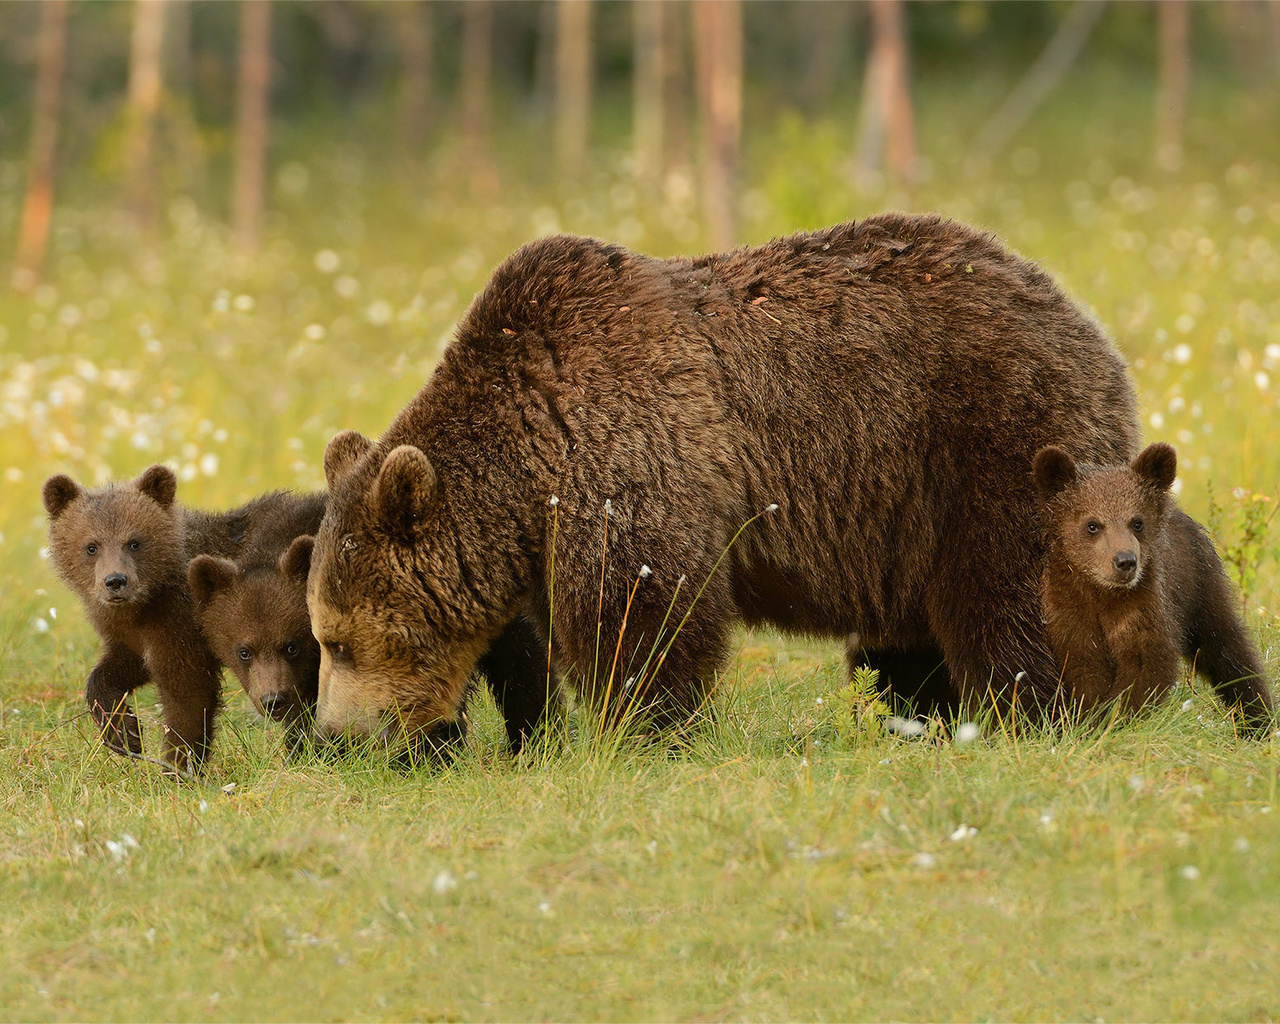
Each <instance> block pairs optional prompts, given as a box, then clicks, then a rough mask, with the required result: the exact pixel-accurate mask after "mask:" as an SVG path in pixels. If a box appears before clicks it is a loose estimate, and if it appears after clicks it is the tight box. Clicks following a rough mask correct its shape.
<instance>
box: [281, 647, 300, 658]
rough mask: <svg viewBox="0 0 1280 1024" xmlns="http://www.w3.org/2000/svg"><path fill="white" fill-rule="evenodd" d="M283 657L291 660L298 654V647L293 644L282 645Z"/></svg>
mask: <svg viewBox="0 0 1280 1024" xmlns="http://www.w3.org/2000/svg"><path fill="white" fill-rule="evenodd" d="M284 653H285V657H288V658H292V657H294V656H295V655H296V654H297V653H298V645H297V644H295V643H287V644H285V645H284Z"/></svg>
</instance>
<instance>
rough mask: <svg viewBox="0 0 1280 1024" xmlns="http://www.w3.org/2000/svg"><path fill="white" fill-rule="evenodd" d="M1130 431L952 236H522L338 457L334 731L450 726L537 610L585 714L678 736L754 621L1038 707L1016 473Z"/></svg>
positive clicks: (332, 533)
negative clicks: (649, 244)
mask: <svg viewBox="0 0 1280 1024" xmlns="http://www.w3.org/2000/svg"><path fill="white" fill-rule="evenodd" d="M1137 440H1138V428H1137V423H1136V414H1135V401H1134V395H1133V390H1132V387H1131V384H1130V382H1129V379H1128V376H1127V373H1126V369H1125V366H1124V363H1123V361H1122V360H1121V358H1120V356H1119V354H1118V353H1117V351H1116V350H1115V347H1114V346H1113V345H1112V343H1111V342H1110V341H1109V340H1108V339H1107V338H1106V337H1105V336H1104V335H1103V333H1102V332H1101V331H1100V330H1099V328H1098V327H1097V325H1096V324H1095V323H1094V322H1093V321H1092V320H1090V319H1089V318H1088V317H1087V316H1086V315H1085V314H1084V313H1082V312H1081V311H1080V310H1079V309H1078V308H1077V307H1076V306H1075V305H1074V304H1073V303H1072V302H1071V301H1070V300H1069V299H1068V298H1067V297H1066V296H1065V295H1064V294H1063V293H1062V291H1061V290H1060V289H1059V288H1058V287H1057V286H1056V285H1055V284H1054V282H1053V281H1052V280H1051V279H1050V278H1049V276H1048V275H1046V274H1045V273H1043V272H1042V271H1040V270H1039V269H1037V268H1036V267H1035V266H1033V265H1032V264H1030V263H1028V262H1026V261H1024V260H1022V259H1021V258H1019V257H1018V256H1016V255H1014V254H1013V253H1011V252H1009V251H1008V250H1007V249H1005V248H1003V247H1002V246H1001V245H1000V244H999V243H998V242H997V241H996V240H995V239H994V238H992V237H991V236H990V235H987V234H984V233H982V232H979V231H976V230H974V229H972V228H969V227H966V226H964V225H961V224H957V223H955V222H951V221H947V220H945V219H942V218H940V217H936V216H911V215H905V214H886V215H882V216H878V217H873V218H870V219H868V220H865V221H862V222H859V223H856V224H855V223H848V224H841V225H837V226H835V227H832V228H827V229H825V230H822V231H815V232H811V233H803V234H797V235H793V236H791V237H788V238H780V239H775V240H774V241H772V242H769V243H768V244H766V245H762V246H759V247H756V248H745V249H739V250H736V251H734V252H730V253H727V254H724V255H713V256H705V257H701V258H698V259H684V258H676V259H669V260H660V259H653V258H650V257H647V256H642V255H638V254H635V253H632V252H628V251H627V250H625V249H622V248H620V247H618V246H615V245H607V244H604V243H601V242H598V241H595V240H592V239H588V238H576V237H570V236H561V237H555V238H547V239H543V240H540V241H537V242H534V243H531V244H529V245H527V246H525V247H524V248H522V249H520V250H519V251H518V252H516V253H515V254H514V255H513V256H511V257H510V258H509V259H508V260H507V261H506V262H505V263H503V264H502V265H501V266H500V267H499V268H498V269H497V270H496V271H495V272H494V274H493V277H492V279H491V280H490V282H489V284H488V285H487V286H486V288H485V289H484V291H483V292H482V293H481V294H480V295H479V296H478V297H477V299H476V300H475V301H474V302H473V304H472V306H471V309H470V310H469V311H468V313H467V315H466V317H465V318H464V319H463V321H462V323H461V324H460V325H459V327H458V330H457V334H456V337H455V339H454V341H453V342H452V343H451V344H450V345H449V346H448V348H447V349H446V351H445V353H444V356H443V358H442V360H441V363H440V365H439V366H438V367H437V369H436V371H435V373H434V374H433V376H432V377H431V379H430V380H429V381H428V382H427V384H426V386H425V387H424V388H423V389H422V391H420V392H419V394H418V395H417V396H416V397H415V398H414V399H413V400H412V401H411V402H410V403H409V405H408V406H407V407H406V408H405V410H404V411H403V412H402V413H401V414H400V416H398V417H397V418H396V420H395V421H394V422H393V423H392V424H391V425H390V426H389V427H388V428H387V430H386V432H385V433H384V434H383V435H382V437H381V439H380V440H379V441H378V442H377V443H371V442H369V441H367V440H366V439H364V438H362V437H360V435H358V434H355V433H353V432H347V433H343V434H339V435H338V436H337V437H335V438H334V439H333V440H332V441H331V442H330V445H329V448H328V450H327V451H326V453H325V470H326V475H327V478H328V482H329V487H330V496H331V497H330V507H329V512H328V515H327V516H326V518H325V521H324V524H323V525H322V526H321V529H320V531H319V534H318V535H317V538H316V543H315V553H314V560H313V566H312V571H311V575H310V579H309V583H308V605H309V607H310V610H311V615H312V625H313V628H314V629H315V630H316V635H317V637H318V638H319V639H320V641H321V647H322V653H321V669H320V699H319V707H318V711H317V728H318V729H319V730H320V731H321V733H322V734H332V733H337V732H341V731H343V730H348V729H349V730H352V731H354V732H357V733H365V734H369V733H376V732H383V733H385V734H388V735H390V734H391V733H392V732H394V731H395V730H397V729H400V728H405V727H407V728H409V729H410V730H411V731H412V730H416V729H425V728H429V727H433V726H434V725H435V724H436V723H447V722H450V721H453V720H454V719H455V718H456V717H457V714H458V712H459V709H460V707H461V701H462V699H463V694H464V692H465V686H466V679H467V676H468V673H469V671H470V669H471V666H472V665H473V664H474V663H475V661H476V659H477V658H479V657H480V655H481V654H483V653H484V652H485V650H486V649H487V647H488V645H489V643H490V642H491V640H492V639H493V638H494V637H496V636H498V635H499V634H501V633H502V631H503V630H504V629H505V628H506V627H507V626H508V625H509V624H510V623H511V622H512V621H514V620H515V618H516V617H517V616H519V615H521V614H522V613H523V614H526V615H527V616H528V618H529V620H530V621H531V622H533V623H534V624H536V625H537V626H538V628H539V629H540V630H542V631H543V638H544V640H546V639H547V637H546V632H547V627H548V624H549V625H550V634H551V635H550V638H549V639H550V643H551V647H552V652H553V655H554V658H555V661H556V663H557V665H558V666H560V667H561V668H562V669H564V670H572V672H573V674H574V675H575V676H576V678H577V681H578V682H577V685H578V688H579V690H580V692H581V694H582V695H583V696H584V698H585V699H586V700H587V702H588V703H589V704H591V705H593V706H595V707H596V708H599V709H602V710H603V709H608V710H609V711H610V712H611V713H613V714H615V715H616V714H620V713H622V709H623V708H624V707H627V706H638V705H643V706H645V707H646V708H647V709H648V711H649V713H650V714H651V715H652V716H653V717H654V718H655V719H656V721H657V723H658V724H660V725H661V724H669V723H679V722H682V721H685V720H687V719H690V718H692V717H694V716H696V714H697V713H698V711H699V709H700V708H701V707H702V706H703V704H704V702H705V701H706V699H707V697H708V694H709V693H710V690H711V687H712V685H713V683H714V681H715V678H716V673H717V672H718V671H719V670H720V669H721V668H722V667H723V665H724V663H725V659H726V657H727V654H728V649H729V643H728V641H729V631H730V628H731V626H732V623H733V622H734V620H743V621H745V622H747V623H765V622H768V623H772V624H774V625H777V626H780V627H782V628H785V629H789V630H796V631H802V632H806V633H813V634H819V635H827V636H834V637H841V638H843V637H845V636H846V635H848V634H850V633H854V632H856V633H858V634H859V635H860V637H861V638H862V642H863V644H864V646H867V647H870V648H872V649H875V650H890V651H899V652H918V651H921V650H928V649H930V648H934V649H936V650H938V651H940V652H941V654H942V656H943V658H944V659H945V662H946V669H947V671H948V673H949V676H950V680H951V684H952V685H954V686H955V687H956V688H957V690H958V692H959V695H960V697H961V698H963V699H964V700H965V701H967V702H968V703H971V704H973V703H979V702H982V701H985V700H987V699H988V694H989V693H994V694H995V695H997V697H998V698H999V699H1001V700H1004V701H1006V702H1008V701H1009V700H1011V699H1013V695H1014V691H1015V690H1017V691H1018V695H1019V697H1021V698H1022V699H1024V700H1025V702H1026V703H1027V705H1028V706H1029V707H1032V708H1040V707H1043V706H1046V705H1047V704H1048V703H1050V702H1051V701H1052V699H1053V696H1054V688H1055V686H1056V682H1057V671H1056V666H1055V663H1054V659H1053V654H1052V650H1051V648H1050V646H1049V642H1048V639H1047V637H1046V636H1045V633H1044V626H1043V623H1042V622H1041V620H1040V616H1039V614H1038V607H1039V603H1038V600H1037V597H1038V588H1039V577H1040V569H1041V565H1042V558H1043V550H1042V548H1041V546H1040V543H1039V534H1038V532H1037V529H1036V524H1037V518H1036V514H1037V510H1038V502H1037V498H1036V493H1035V488H1034V486H1033V485H1032V482H1031V479H1030V477H1029V475H1028V474H1027V472H1026V466H1027V465H1029V463H1030V460H1031V457H1032V456H1033V454H1034V453H1035V452H1036V451H1037V450H1038V449H1039V448H1040V447H1042V446H1044V445H1045V444H1049V443H1062V444H1067V445H1069V446H1070V447H1071V449H1072V450H1073V451H1076V452H1079V453H1080V454H1081V455H1082V457H1088V458H1091V459H1094V460H1096V461H1100V462H1118V461H1124V460H1127V459H1128V458H1129V457H1130V456H1132V455H1133V453H1134V451H1135V450H1136V447H1137ZM553 497H554V498H555V499H556V502H555V503H554V504H552V502H551V499H552V498H553ZM773 504H776V505H777V509H776V511H773V512H766V511H764V510H765V509H766V508H768V507H769V506H771V505H773ZM744 524H747V525H746V526H745V529H743V530H742V533H741V535H740V536H737V539H736V540H735V539H734V538H735V535H737V534H738V531H739V530H740V529H741V528H743V527H744ZM726 550H727V551H728V554H727V555H726V556H725V558H724V561H723V562H722V563H721V564H720V566H719V568H718V569H715V571H713V569H714V567H715V565H716V561H717V559H718V558H720V556H721V554H722V553H723V552H725V551H726ZM646 566H647V570H648V571H647V572H646V571H645V569H643V568H642V567H646ZM695 595H696V596H697V600H696V605H694V603H693V602H694V598H695ZM624 624H625V627H624ZM677 626H678V629H677ZM1015 679H1020V680H1021V682H1015ZM531 685H534V684H531ZM531 699H532V698H531Z"/></svg>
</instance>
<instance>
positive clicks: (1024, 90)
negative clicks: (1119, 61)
mask: <svg viewBox="0 0 1280 1024" xmlns="http://www.w3.org/2000/svg"><path fill="white" fill-rule="evenodd" d="M1105 9H1106V0H1078V2H1077V3H1076V5H1075V6H1074V7H1073V8H1072V9H1071V11H1070V13H1069V14H1068V15H1067V16H1066V18H1064V19H1063V21H1062V24H1061V25H1059V26H1058V30H1057V31H1056V32H1054V34H1053V37H1052V38H1051V39H1050V40H1049V42H1048V44H1047V45H1046V46H1045V48H1044V49H1043V50H1042V51H1041V52H1040V55H1039V56H1038V57H1036V59H1035V62H1034V63H1033V64H1032V65H1031V67H1030V68H1029V69H1028V70H1027V73H1026V74H1025V75H1023V76H1022V80H1021V81H1019V82H1018V84H1017V85H1016V86H1014V88H1013V91H1012V92H1010V93H1009V95H1008V96H1007V97H1006V98H1005V100H1004V102H1003V103H1001V104H1000V107H999V109H997V110H996V112H995V113H994V114H992V115H991V117H990V118H989V119H988V120H987V123H986V124H984V125H983V126H982V130H981V131H979V132H978V136H977V139H976V140H975V141H974V144H973V150H972V154H971V159H972V160H974V161H975V162H976V163H979V164H981V163H985V162H987V161H990V160H991V159H992V158H993V157H994V156H995V155H996V154H997V153H999V152H1000V151H1001V150H1002V149H1004V147H1005V146H1006V145H1008V143H1009V140H1010V139H1012V138H1013V136H1014V135H1015V134H1016V133H1017V131H1018V129H1019V128H1021V127H1022V126H1023V125H1024V124H1025V123H1026V122H1027V120H1028V119H1029V118H1030V117H1031V115H1032V114H1034V113H1035V112H1036V109H1037V108H1038V107H1039V106H1040V104H1041V103H1043V102H1044V100H1045V97H1047V96H1048V95H1049V94H1050V93H1051V92H1053V90H1054V88H1055V87H1056V86H1057V84H1058V83H1059V82H1060V81H1061V80H1062V76H1063V75H1065V74H1066V73H1067V69H1068V68H1070V67H1071V65H1072V63H1074V61H1075V59H1076V57H1078V56H1079V55H1080V51H1081V50H1083V49H1084V44H1085V43H1087V42H1088V41H1089V36H1090V35H1092V34H1093V29H1094V26H1095V25H1097V24H1098V19H1099V18H1101V17H1102V12H1103V11H1104V10H1105Z"/></svg>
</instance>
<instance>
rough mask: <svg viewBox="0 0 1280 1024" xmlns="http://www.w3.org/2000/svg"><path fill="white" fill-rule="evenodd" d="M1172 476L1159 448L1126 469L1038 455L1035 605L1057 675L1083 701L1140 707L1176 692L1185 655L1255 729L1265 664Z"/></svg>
mask: <svg viewBox="0 0 1280 1024" xmlns="http://www.w3.org/2000/svg"><path fill="white" fill-rule="evenodd" d="M1176 474H1177V455H1176V453H1175V452H1174V450H1173V448H1172V447H1171V446H1169V445H1167V444H1163V443H1156V444H1152V445H1150V446H1148V447H1147V448H1146V449H1144V450H1143V451H1142V452H1141V453H1139V455H1138V456H1137V457H1136V458H1134V460H1133V461H1132V462H1131V463H1129V464H1128V465H1127V466H1095V465H1090V464H1077V463H1076V462H1075V460H1074V459H1072V457H1071V456H1070V455H1068V454H1067V453H1066V452H1065V451H1063V450H1062V449H1061V448H1058V447H1056V446H1052V445H1050V446H1048V447H1045V448H1042V449H1041V450H1040V451H1039V452H1037V453H1036V457H1035V462H1034V468H1033V475H1034V477H1035V482H1036V486H1037V488H1038V489H1039V492H1040V496H1041V498H1042V501H1043V503H1044V519H1043V522H1044V528H1045V548H1046V556H1045V566H1044V573H1043V576H1042V579H1041V587H1040V600H1041V605H1042V608H1043V611H1044V617H1045V624H1046V627H1047V630H1048V633H1049V638H1050V641H1051V643H1052V645H1053V649H1054V653H1055V655H1056V657H1057V659H1058V664H1059V667H1060V670H1061V673H1062V681H1063V683H1064V684H1065V685H1066V688H1067V689H1068V691H1069V692H1070V694H1071V695H1072V698H1073V700H1074V701H1075V703H1076V704H1078V705H1079V706H1081V707H1083V708H1090V707H1094V706H1096V705H1097V704H1098V703H1100V702H1103V701H1106V700H1110V699H1113V698H1120V699H1121V700H1122V701H1123V702H1124V705H1125V706H1126V707H1127V708H1136V707H1139V706H1141V705H1143V704H1147V703H1152V702H1155V701H1158V700H1159V699H1161V697H1163V696H1164V695H1165V694H1166V693H1167V692H1168V691H1169V690H1170V689H1171V688H1172V686H1173V685H1174V683H1175V682H1177V679H1178V676H1179V673H1180V670H1181V663H1180V661H1179V656H1180V655H1181V656H1182V657H1186V658H1188V659H1191V660H1192V663H1193V664H1194V666H1195V668H1196V670H1197V671H1198V672H1200V674H1201V675H1203V676H1205V677H1206V678H1207V679H1208V680H1209V681H1210V682H1211V683H1212V684H1213V687H1214V689H1215V690H1216V692H1217V693H1218V694H1219V696H1220V697H1221V698H1222V699H1223V700H1224V701H1225V702H1226V703H1227V704H1228V705H1229V706H1238V707H1239V708H1240V710H1241V711H1242V713H1243V715H1244V717H1245V721H1246V722H1247V723H1248V724H1249V725H1250V726H1252V727H1254V728H1262V727H1265V726H1266V725H1267V724H1268V723H1269V722H1270V720H1271V713H1272V700H1271V692H1270V689H1269V687H1268V684H1267V680H1266V675H1265V672H1264V670H1263V666H1262V659H1261V657H1260V656H1259V654H1258V651H1257V648H1256V647H1255V646H1254V644H1253V642H1252V640H1251V639H1250V638H1249V633H1248V630H1247V628H1246V627H1245V624H1244V621H1243V620H1242V618H1241V616H1240V612H1239V602H1238V600H1237V598H1236V596H1235V594H1234V592H1233V590H1232V587H1231V584H1230V582H1229V581H1228V579H1227V576H1226V573H1225V572H1224V571H1223V568H1222V562H1221V561H1220V560H1219V558H1218V555H1217V553H1216V552H1215V551H1214V548H1213V543H1212V542H1211V541H1210V540H1209V537H1208V536H1207V535H1206V534H1205V532H1204V530H1203V529H1202V528H1201V527H1200V526H1199V524H1197V523H1196V522H1195V520H1193V519H1192V518H1191V517H1190V516H1188V515H1187V514H1186V513H1185V512H1183V511H1182V510H1181V509H1179V508H1178V507H1177V505H1176V504H1175V503H1174V501H1173V499H1172V498H1171V497H1170V496H1169V493H1168V492H1169V488H1170V486H1171V485H1172V484H1173V480H1174V477H1175V475H1176Z"/></svg>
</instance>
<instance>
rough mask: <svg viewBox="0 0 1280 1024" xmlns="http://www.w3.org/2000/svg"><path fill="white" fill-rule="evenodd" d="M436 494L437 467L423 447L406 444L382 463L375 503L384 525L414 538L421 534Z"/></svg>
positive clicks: (399, 534)
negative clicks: (432, 463)
mask: <svg viewBox="0 0 1280 1024" xmlns="http://www.w3.org/2000/svg"><path fill="white" fill-rule="evenodd" d="M435 494H436V471H435V470H434V469H432V468H431V462H430V461H429V460H428V459H427V457H426V456H425V455H423V454H422V452H421V450H419V449H417V448H414V447H413V446H412V445H407V444H402V445H401V446H400V447H399V448H397V449H395V451H393V452H392V453H391V454H390V455H388V456H387V457H386V460H385V461H384V462H383V463H382V469H381V470H379V471H378V479H377V481H376V482H375V483H374V486H373V499H372V505H373V507H374V508H375V509H376V510H377V513H378V516H379V518H380V520H381V522H382V525H383V527H384V528H385V529H386V530H387V531H388V532H389V533H391V534H393V535H395V536H398V537H401V538H404V539H406V540H411V539H413V538H414V537H415V536H417V534H418V531H419V530H420V529H421V528H422V524H423V521H424V519H425V518H426V512H427V509H428V508H429V507H430V505H431V501H432V499H433V498H434V497H435Z"/></svg>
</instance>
